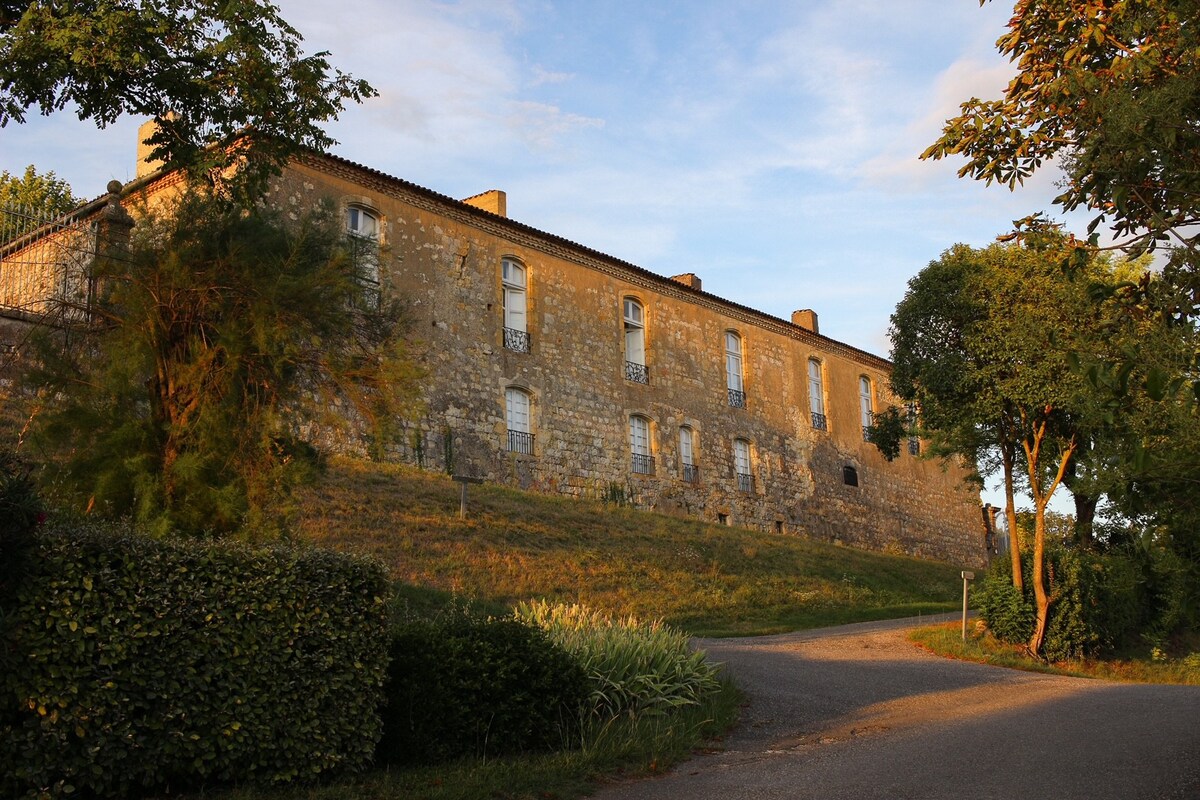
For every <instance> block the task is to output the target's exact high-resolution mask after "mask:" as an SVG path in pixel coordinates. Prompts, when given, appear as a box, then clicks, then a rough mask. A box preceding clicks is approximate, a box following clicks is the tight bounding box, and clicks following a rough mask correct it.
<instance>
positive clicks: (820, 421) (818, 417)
mask: <svg viewBox="0 0 1200 800" xmlns="http://www.w3.org/2000/svg"><path fill="white" fill-rule="evenodd" d="M812 425H813V428H814V429H815V430H818V431H827V430H829V420H827V419H826V418H825V415H824V414H820V413H818V412H816V411H814V412H812Z"/></svg>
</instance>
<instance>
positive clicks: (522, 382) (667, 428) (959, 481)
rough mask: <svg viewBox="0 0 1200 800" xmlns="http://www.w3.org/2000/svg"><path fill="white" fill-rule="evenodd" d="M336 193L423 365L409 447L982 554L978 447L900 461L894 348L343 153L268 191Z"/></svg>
mask: <svg viewBox="0 0 1200 800" xmlns="http://www.w3.org/2000/svg"><path fill="white" fill-rule="evenodd" d="M322 198H329V199H331V200H332V201H333V202H334V203H335V204H336V205H337V206H338V207H339V209H340V210H341V213H344V214H345V215H346V219H347V225H348V226H349V227H350V228H352V229H355V230H358V231H359V232H360V233H362V234H363V235H366V236H370V237H373V238H374V240H375V241H376V242H377V243H378V246H379V248H380V249H379V253H380V257H379V275H378V279H379V283H380V290H381V291H383V292H387V293H396V294H399V295H401V296H403V297H404V298H406V299H407V301H408V302H409V304H410V306H411V308H412V311H413V315H414V319H415V323H414V329H415V336H416V338H417V339H419V340H420V341H421V343H422V345H423V346H422V348H421V349H422V352H423V353H424V358H425V362H426V363H425V368H426V370H427V378H426V388H425V401H426V407H425V411H424V415H423V418H422V419H421V421H420V422H419V423H418V424H416V426H415V427H414V429H413V431H412V432H411V435H410V436H409V437H407V438H406V440H405V443H406V447H405V453H404V454H403V456H404V457H405V458H407V459H409V460H417V459H419V460H420V461H421V462H422V463H424V464H425V465H426V466H430V467H433V468H438V469H447V470H448V471H452V472H455V473H458V474H465V475H470V476H473V477H481V478H484V479H486V480H489V481H494V482H500V483H507V484H512V485H515V486H519V487H522V488H526V489H531V490H535V491H540V492H549V493H557V494H566V495H576V496H593V497H594V496H600V497H615V498H620V499H624V500H626V501H628V502H631V503H632V504H634V505H636V506H638V507H642V508H651V509H656V510H660V511H667V512H671V513H682V514H687V515H691V516H695V517H699V518H702V519H705V520H710V521H719V522H725V523H728V524H731V525H742V526H746V527H751V528H757V529H761V530H766V531H775V532H779V533H784V534H791V533H798V534H803V535H807V536H810V537H813V538H818V539H823V540H829V541H838V542H843V543H845V544H848V545H852V546H856V547H863V548H868V549H889V550H895V551H901V552H906V553H911V554H914V555H920V556H925V557H932V558H941V559H945V560H950V561H955V562H960V563H963V564H968V565H978V564H980V563H982V561H983V559H984V546H983V531H982V527H981V525H980V521H979V520H980V512H979V498H978V494H977V493H976V492H974V491H972V490H971V489H969V488H968V487H967V486H966V485H965V484H964V482H963V478H964V475H965V471H964V470H963V469H962V468H961V466H957V465H949V466H947V465H945V464H943V463H941V462H939V461H936V460H927V459H923V458H920V457H919V456H917V455H914V454H913V452H912V451H913V450H916V449H919V446H920V444H919V443H918V442H910V443H909V447H908V448H905V449H904V451H903V452H902V453H901V455H900V457H899V458H897V459H896V460H894V461H892V462H888V461H887V460H885V459H884V458H883V456H882V455H881V454H880V453H879V451H878V450H877V449H876V447H875V446H874V445H872V444H870V443H869V442H867V441H865V438H864V424H869V414H870V413H872V412H878V411H882V410H883V409H885V408H886V407H887V406H888V405H891V404H895V402H896V401H895V399H894V398H892V397H890V396H889V394H888V375H889V370H890V364H889V362H888V361H886V360H885V359H882V358H879V357H877V356H874V355H871V354H869V353H866V352H863V351H861V350H858V349H856V348H853V347H850V346H848V345H846V344H843V343H841V342H838V341H835V340H833V339H829V338H827V337H824V336H821V335H820V333H819V332H818V326H817V317H816V314H814V313H813V312H811V311H807V310H805V311H798V312H796V314H794V315H793V318H792V320H791V321H785V320H781V319H778V318H775V317H772V316H769V315H767V314H764V313H761V312H759V311H756V310H754V309H751V308H747V307H744V306H741V305H738V304H736V303H731V302H729V301H727V300H723V299H721V298H719V297H716V296H714V295H712V294H709V293H707V292H704V291H703V290H702V288H701V281H700V279H699V278H697V277H696V276H694V275H680V276H676V277H673V278H667V277H663V276H659V275H656V274H654V273H652V272H649V271H647V270H645V269H641V268H639V267H637V266H635V265H633V264H629V263H627V262H624V261H621V260H619V259H616V258H613V257H611V256H607V255H605V254H603V253H599V252H596V251H594V250H591V249H589V248H587V247H584V246H581V245H579V244H576V243H573V242H570V241H567V240H565V239H562V238H560V237H557V236H554V235H552V234H548V233H545V232H542V231H538V230H535V229H533V228H531V227H529V226H526V225H522V224H520V223H518V222H515V221H513V220H510V219H508V218H507V217H506V214H505V196H504V194H503V193H502V192H498V191H492V192H486V193H484V194H482V195H478V196H476V197H473V198H468V199H467V200H465V201H456V200H453V199H451V198H448V197H445V196H442V195H440V194H437V193H435V192H432V191H429V190H427V189H424V188H422V187H419V186H416V185H414V184H411V183H409V182H406V181H403V180H399V179H396V178H393V177H389V176H387V175H384V174H382V173H379V172H377V171H374V170H371V169H368V168H366V167H363V166H360V165H358V164H354V163H351V162H349V161H345V160H342V159H339V158H335V157H330V156H324V155H316V154H312V155H309V156H306V157H304V158H302V159H298V160H297V161H295V162H294V163H293V164H292V165H291V166H290V167H289V168H288V169H287V170H286V172H285V174H284V176H283V178H282V179H280V180H279V181H278V182H277V184H276V185H275V187H274V189H273V191H272V193H271V195H270V197H269V200H268V202H270V203H271V204H273V205H275V206H277V207H279V208H281V209H283V210H287V209H298V208H302V207H307V206H309V205H311V204H312V203H315V202H318V201H319V200H320V199H322Z"/></svg>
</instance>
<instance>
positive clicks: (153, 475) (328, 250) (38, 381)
mask: <svg viewBox="0 0 1200 800" xmlns="http://www.w3.org/2000/svg"><path fill="white" fill-rule="evenodd" d="M349 252H350V248H349V246H348V245H347V243H346V241H345V235H344V233H343V232H342V228H341V225H340V220H338V219H337V218H336V217H335V215H334V214H333V213H332V212H331V211H330V210H329V209H325V210H323V211H314V212H312V213H310V214H309V215H307V216H305V217H304V218H302V219H301V220H300V221H299V222H298V223H296V224H294V225H290V226H285V225H283V224H282V223H281V222H280V221H279V220H278V219H277V218H276V216H275V215H273V214H271V213H269V212H267V211H264V210H262V209H257V208H256V209H253V210H249V211H239V210H237V209H235V208H233V207H230V206H228V205H225V204H221V203H217V202H214V201H213V200H211V199H207V198H206V197H204V196H203V195H202V194H200V193H189V194H188V195H185V196H184V199H182V200H181V201H180V202H179V204H178V205H177V206H175V207H174V208H171V209H169V210H166V211H164V212H160V213H157V214H155V215H153V216H148V217H146V218H144V219H143V221H142V222H141V223H139V225H138V226H137V228H135V230H134V236H133V240H132V242H131V245H130V248H129V251H128V254H127V256H125V257H121V258H115V259H110V260H106V261H105V260H102V261H99V262H98V264H97V267H96V272H97V274H96V279H97V283H98V286H99V287H100V290H99V298H98V301H97V302H96V304H95V305H94V306H93V307H92V309H91V311H92V313H93V314H94V315H95V319H96V324H94V325H93V326H91V327H89V328H88V329H87V330H86V331H72V332H71V336H70V337H68V338H67V339H66V340H64V339H63V337H61V336H57V335H55V334H54V333H53V332H50V335H49V336H47V337H46V339H45V343H46V344H45V346H44V347H43V352H42V355H41V363H42V369H40V370H38V371H34V372H32V373H31V374H30V375H29V381H30V383H31V384H32V385H33V386H34V387H35V388H37V389H38V390H39V391H38V398H39V400H38V403H39V405H40V408H35V409H34V411H33V412H32V416H33V421H34V432H35V434H36V435H37V440H38V441H40V442H41V443H42V444H43V445H44V446H45V447H47V448H48V455H49V456H50V457H51V461H52V463H53V464H55V467H54V468H52V469H51V470H50V474H49V476H48V485H49V486H51V487H53V488H54V489H55V490H56V491H57V492H58V493H59V495H60V496H61V497H62V498H63V499H66V500H68V501H71V502H72V503H73V504H74V505H75V506H76V507H78V508H79V509H81V510H82V509H85V508H86V509H90V510H93V511H96V512H99V513H104V514H107V515H126V514H132V515H133V516H134V517H135V518H136V519H137V520H139V521H141V522H143V523H145V524H146V525H148V526H149V527H151V528H153V529H155V530H158V531H161V532H166V531H168V530H178V531H183V532H192V533H197V532H205V531H209V532H214V533H220V532H224V531H230V530H234V529H237V528H238V527H240V526H242V525H243V524H247V523H248V524H249V525H250V526H251V527H253V528H255V529H257V530H262V529H271V528H272V527H274V526H277V525H278V524H281V523H280V519H281V516H280V515H281V514H282V510H283V508H284V507H283V505H281V503H282V501H283V499H285V498H286V496H287V491H288V488H289V487H290V486H292V485H294V483H295V482H296V481H297V480H300V479H301V478H302V477H303V475H304V473H305V471H306V469H307V468H308V467H309V466H310V465H311V463H312V456H313V455H314V452H315V451H314V450H313V449H312V445H313V444H314V441H313V438H312V437H313V435H314V434H319V433H320V431H321V430H327V429H329V428H330V427H331V426H336V425H338V424H344V423H342V421H343V420H345V419H346V418H349V419H350V420H351V421H352V422H356V423H358V424H359V425H360V426H361V427H363V428H365V429H367V430H370V431H372V432H373V437H374V440H375V442H376V443H377V444H379V445H382V443H383V441H384V439H386V437H387V436H388V434H389V430H390V427H391V426H392V425H394V424H395V421H396V420H397V419H399V418H400V415H401V414H402V413H403V412H404V411H405V409H406V408H407V406H408V404H409V402H410V401H411V399H412V396H413V392H414V390H415V381H414V380H413V374H412V369H413V367H412V361H411V359H410V358H408V356H407V352H406V349H405V344H404V340H403V337H402V334H403V332H404V325H403V321H404V315H403V311H402V309H401V308H400V307H399V306H397V305H396V304H389V303H384V304H383V305H382V306H380V305H379V300H378V297H377V295H367V294H364V288H363V286H362V284H361V283H360V281H361V279H362V277H363V272H364V270H365V269H366V268H367V265H366V264H364V263H363V261H362V260H361V259H359V260H355V259H351V258H350V257H349ZM80 337H82V338H80ZM64 341H66V342H67V346H65V347H63V346H61V345H62V344H63V342H64Z"/></svg>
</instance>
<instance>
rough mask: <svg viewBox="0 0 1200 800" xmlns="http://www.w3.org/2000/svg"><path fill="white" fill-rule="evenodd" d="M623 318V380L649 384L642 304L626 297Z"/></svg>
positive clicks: (644, 316) (644, 315)
mask: <svg viewBox="0 0 1200 800" xmlns="http://www.w3.org/2000/svg"><path fill="white" fill-rule="evenodd" d="M623 316H624V320H625V380H628V381H633V382H635V383H649V382H650V370H649V368H647V367H646V312H645V309H644V308H642V304H641V303H639V302H638V301H637V300H635V299H634V298H632V297H626V298H625V302H624V311H623Z"/></svg>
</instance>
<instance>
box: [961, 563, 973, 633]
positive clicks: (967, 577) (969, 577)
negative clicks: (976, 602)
mask: <svg viewBox="0 0 1200 800" xmlns="http://www.w3.org/2000/svg"><path fill="white" fill-rule="evenodd" d="M962 579H963V624H962V638H963V641H964V642H965V641H966V640H967V586H968V585H969V584H970V583H971V581H973V580H975V573H974V572H963V574H962Z"/></svg>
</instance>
